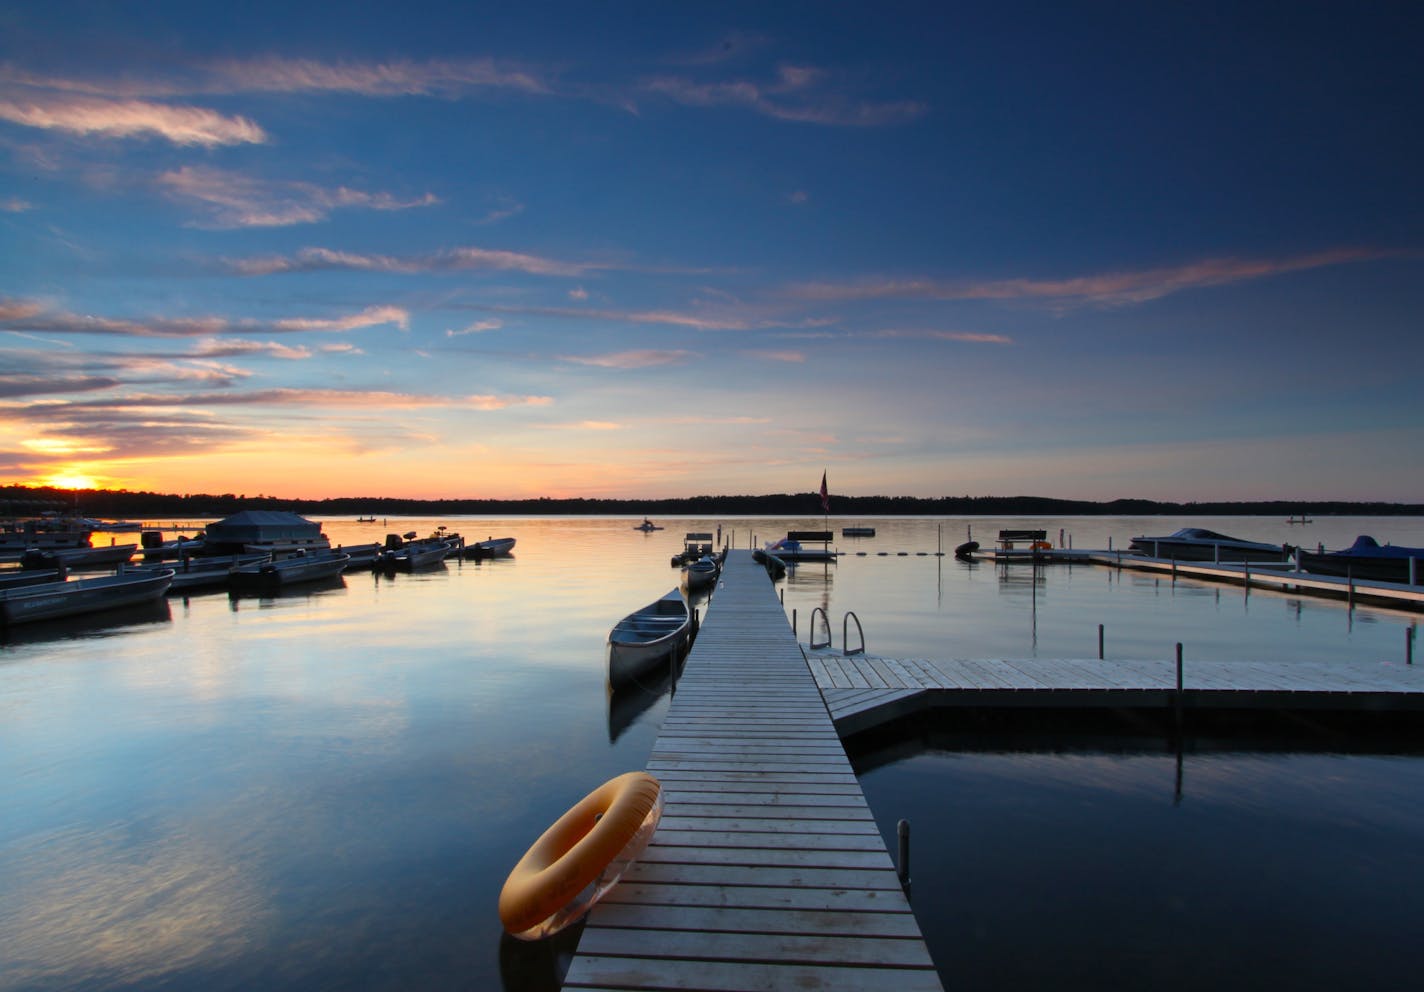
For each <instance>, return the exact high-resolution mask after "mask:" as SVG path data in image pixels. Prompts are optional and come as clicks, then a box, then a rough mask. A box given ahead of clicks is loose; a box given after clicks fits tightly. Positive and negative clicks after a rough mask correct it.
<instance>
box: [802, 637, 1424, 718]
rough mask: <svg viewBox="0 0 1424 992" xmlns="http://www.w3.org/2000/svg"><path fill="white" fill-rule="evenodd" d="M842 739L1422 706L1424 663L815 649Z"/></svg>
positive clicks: (814, 665) (813, 660) (820, 680)
mask: <svg viewBox="0 0 1424 992" xmlns="http://www.w3.org/2000/svg"><path fill="white" fill-rule="evenodd" d="M808 660H809V664H810V666H811V671H812V672H813V673H814V674H815V678H816V684H817V685H818V686H819V687H820V689H821V693H822V695H823V696H824V697H825V700H826V705H827V706H829V707H830V710H831V715H832V718H833V719H834V721H835V725H836V729H837V731H838V732H839V733H840V734H841V735H842V736H849V735H851V734H855V733H859V732H861V731H864V730H870V729H872V728H874V727H877V726H880V725H882V724H885V723H889V722H891V721H893V720H898V719H900V718H902V717H905V716H909V715H911V714H913V713H917V712H921V711H924V710H928V709H934V708H940V707H966V706H973V707H994V708H1008V709H1012V708H1020V707H1057V708H1077V707H1098V708H1109V707H1111V708H1124V709H1169V708H1175V707H1177V706H1181V707H1182V708H1183V709H1185V710H1204V709H1237V710H1242V709H1256V710H1296V709H1298V710H1309V709H1329V710H1366V711H1373V712H1384V711H1392V710H1413V711H1415V712H1420V711H1424V665H1408V664H1389V663H1370V662H1329V663H1317V662H1295V661H1293V662H1264V661H1258V662H1250V661H1192V662H1188V663H1185V664H1183V666H1182V669H1181V682H1180V685H1181V689H1180V690H1179V689H1178V670H1177V665H1176V662H1175V661H1167V660H1158V659H1147V660H1136V661H1102V660H1082V659H1067V658H1030V659H1017V660H991V659H977V660H950V661H931V660H927V659H918V658H917V659H896V658H877V657H867V656H866V655H853V656H845V655H829V654H828V655H812V656H811V657H810V658H809V659H808Z"/></svg>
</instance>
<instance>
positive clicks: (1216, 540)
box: [1130, 527, 1292, 562]
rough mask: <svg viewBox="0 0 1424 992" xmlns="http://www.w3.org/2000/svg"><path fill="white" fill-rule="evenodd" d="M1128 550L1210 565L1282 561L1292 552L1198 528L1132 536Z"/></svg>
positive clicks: (1283, 548)
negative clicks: (1166, 533)
mask: <svg viewBox="0 0 1424 992" xmlns="http://www.w3.org/2000/svg"><path fill="white" fill-rule="evenodd" d="M1130 549H1131V550H1132V551H1135V552H1137V553H1138V554H1140V555H1147V556H1149V557H1152V558H1168V559H1172V560H1174V561H1211V562H1222V561H1252V562H1255V561H1260V562H1267V561H1280V562H1283V561H1285V560H1286V559H1287V558H1289V557H1290V553H1291V550H1292V549H1291V548H1290V547H1289V546H1287V545H1284V544H1263V543H1261V542H1259V541H1243V540H1241V539H1240V538H1236V537H1227V536H1226V535H1225V534H1218V533H1217V532H1216V531H1214V530H1206V529H1205V528H1202V527H1183V528H1182V529H1181V530H1178V531H1174V532H1172V533H1171V534H1168V535H1166V536H1165V537H1134V538H1133V539H1132V544H1131V545H1130Z"/></svg>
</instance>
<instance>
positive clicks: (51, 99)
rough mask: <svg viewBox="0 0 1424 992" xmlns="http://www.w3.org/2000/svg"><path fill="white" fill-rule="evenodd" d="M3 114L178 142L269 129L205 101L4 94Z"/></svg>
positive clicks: (248, 137) (225, 140) (242, 136)
mask: <svg viewBox="0 0 1424 992" xmlns="http://www.w3.org/2000/svg"><path fill="white" fill-rule="evenodd" d="M0 120H8V121H10V122H11V123H14V124H20V125H23V126H25V127H34V128H41V129H44V130H56V131H66V132H69V133H71V134H79V135H86V136H87V135H98V136H100V137H106V138H132V137H160V138H165V139H167V140H168V141H171V142H173V143H174V144H176V145H203V146H205V147H208V148H212V147H215V146H218V145H240V144H263V143H264V142H266V141H267V134H266V132H264V131H263V130H262V128H260V127H259V126H257V125H256V124H255V123H253V122H252V121H250V120H248V119H247V118H245V117H226V116H224V115H222V114H219V113H217V112H216V111H213V110H207V109H205V108H202V107H175V106H169V105H167V104H162V103H152V102H148V101H144V100H104V99H100V98H97V97H75V96H67V95H66V96H50V95H44V96H33V97H30V98H28V99H23V100H22V99H17V98H14V97H11V98H9V99H0Z"/></svg>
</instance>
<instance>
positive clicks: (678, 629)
mask: <svg viewBox="0 0 1424 992" xmlns="http://www.w3.org/2000/svg"><path fill="white" fill-rule="evenodd" d="M691 633H692V615H691V614H690V613H689V612H688V609H687V603H686V601H685V600H684V599H683V598H682V594H681V593H680V592H679V591H678V590H676V589H674V590H672V591H671V592H669V593H668V594H667V595H666V596H664V597H663V598H662V599H658V600H654V601H653V602H651V603H649V604H648V605H647V606H645V607H643V608H642V609H641V610H637V611H636V612H634V613H630V614H628V615H627V616H626V617H624V618H623V619H622V620H620V621H618V623H617V624H615V625H614V627H613V630H612V631H611V632H609V635H608V684H609V685H610V686H612V687H613V688H614V689H619V688H623V687H625V686H628V685H632V684H634V683H635V682H637V680H638V679H640V678H642V677H643V676H646V675H649V674H651V673H653V672H654V671H656V669H657V668H658V667H659V666H660V665H663V664H665V663H666V662H668V661H670V660H671V659H673V658H674V657H675V656H676V655H677V654H678V653H679V652H680V651H681V650H682V649H683V648H685V647H686V646H687V643H688V640H689V638H690V637H691Z"/></svg>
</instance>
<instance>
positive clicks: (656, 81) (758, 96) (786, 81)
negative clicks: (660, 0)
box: [640, 65, 928, 127]
mask: <svg viewBox="0 0 1424 992" xmlns="http://www.w3.org/2000/svg"><path fill="white" fill-rule="evenodd" d="M836 82H837V81H836V80H835V79H833V77H831V75H830V74H829V73H827V72H826V71H824V70H821V69H818V68H814V67H810V66H794V65H783V66H780V67H779V68H778V69H777V73H776V76H775V78H774V79H772V80H770V81H766V82H753V81H751V80H747V79H736V80H715V81H699V80H694V79H689V78H686V77H681V76H658V77H654V78H650V79H646V80H644V81H643V82H642V84H641V86H640V89H641V90H642V91H644V92H646V93H650V94H654V95H657V96H662V97H666V98H667V99H669V100H672V101H674V102H676V103H681V104H683V105H685V106H692V107H743V108H746V109H748V110H752V111H754V112H756V113H759V114H763V115H765V116H767V117H774V118H776V119H778V120H786V121H796V122H798V123H804V124H822V125H829V126H835V127H884V126H887V125H893V124H904V123H907V122H909V121H913V120H915V119H917V118H919V117H922V116H923V115H924V114H925V113H926V111H927V110H928V107H927V106H926V105H925V104H924V103H922V102H920V101H917V100H870V99H865V98H862V97H856V96H853V95H851V94H849V93H847V92H844V91H843V90H841V89H838V88H836V86H835V83H836Z"/></svg>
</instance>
